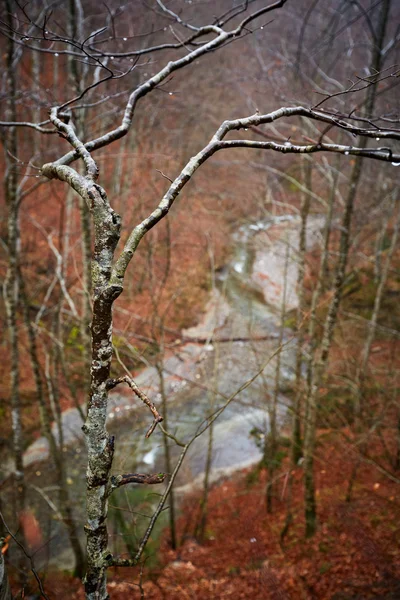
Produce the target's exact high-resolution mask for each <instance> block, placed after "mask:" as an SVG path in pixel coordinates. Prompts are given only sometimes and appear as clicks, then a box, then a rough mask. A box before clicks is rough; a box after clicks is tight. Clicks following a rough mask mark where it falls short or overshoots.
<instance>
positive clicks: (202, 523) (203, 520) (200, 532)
mask: <svg viewBox="0 0 400 600" xmlns="http://www.w3.org/2000/svg"><path fill="white" fill-rule="evenodd" d="M214 279H215V274H214V268H213V280H214ZM218 363H219V346H218V345H217V344H216V345H215V350H214V368H213V389H212V391H211V392H210V395H209V399H210V401H209V405H208V411H209V414H210V416H211V415H213V413H214V410H215V400H216V393H217V385H218ZM209 418H210V417H209ZM213 451H214V421H213V420H211V422H210V424H209V427H208V442H207V456H206V464H205V469H204V482H203V494H202V498H201V500H200V515H199V519H198V521H197V524H196V528H195V531H194V536H195V538H196V539H197V540H198V541H199V542H200V543H202V542H204V539H205V533H206V527H207V518H208V497H209V493H210V477H211V467H212V462H213Z"/></svg>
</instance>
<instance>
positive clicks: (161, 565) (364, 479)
mask: <svg viewBox="0 0 400 600" xmlns="http://www.w3.org/2000/svg"><path fill="white" fill-rule="evenodd" d="M347 434H348V431H346V430H341V431H340V430H338V431H336V432H332V431H326V430H320V431H319V441H318V453H317V456H318V459H317V464H316V474H317V480H316V487H317V490H316V494H317V499H318V515H319V527H318V531H317V533H316V535H315V536H314V537H313V538H311V539H308V540H306V539H305V538H304V517H303V500H302V476H303V470H302V468H301V467H299V468H297V469H296V471H293V472H292V474H293V489H292V492H293V493H292V497H293V504H292V511H293V524H292V525H291V526H290V528H289V531H288V533H287V535H286V537H285V539H284V541H283V543H281V540H280V534H281V531H282V529H283V526H284V523H285V519H286V515H287V501H288V492H289V485H288V469H289V462H288V461H289V459H288V458H285V460H284V461H283V463H282V468H281V471H280V476H279V478H278V479H277V481H276V484H275V500H274V506H273V512H272V514H267V512H266V507H265V473H261V475H260V476H258V475H257V476H256V477H255V476H254V471H251V470H246V471H242V472H240V473H237V474H236V475H235V476H234V477H233V478H230V479H228V480H225V481H221V482H220V483H219V484H217V485H215V486H213V488H212V490H211V493H210V497H209V513H208V514H209V517H208V522H207V528H206V536H205V540H204V542H203V543H202V544H199V543H198V542H197V541H196V540H195V539H194V537H193V529H194V527H195V523H196V518H197V516H198V509H199V496H198V495H197V496H196V495H193V496H192V497H190V498H187V499H186V501H185V506H184V510H182V511H181V514H182V516H181V518H180V520H179V524H178V529H179V533H180V538H181V544H180V547H179V549H178V551H176V552H174V551H172V550H171V549H170V548H169V546H168V541H167V538H168V535H166V536H163V537H164V538H165V541H163V543H162V546H161V548H160V549H159V554H158V556H157V561H158V563H156V565H155V566H154V565H153V566H152V567H147V566H146V565H145V567H144V571H143V585H142V587H143V594H144V595H142V596H141V592H140V589H139V587H138V585H137V582H138V579H139V572H138V570H137V569H136V570H134V569H132V570H123V569H119V570H115V571H114V572H113V571H110V573H109V576H110V583H109V589H110V595H111V599H112V600H122V599H125V598H132V599H133V600H134V599H135V598H138V599H139V598H146V599H148V600H161V599H168V600H177V599H178V598H179V599H180V600H182V599H189V598H190V599H192V598H193V599H194V598H196V599H199V600H202V599H204V600H205V599H208V598H210V599H225V598H226V599H228V598H235V599H239V598H249V599H250V598H251V599H256V600H257V599H260V600H261V599H266V600H278V599H279V600H295V599H296V600H297V599H304V600H308V599H310V600H312V599H318V600H322V599H331V600H350V599H351V600H355V599H357V600H367V599H385V600H395V599H396V598H400V548H399V544H398V539H399V533H400V525H399V523H400V502H399V498H398V496H397V497H396V492H397V489H396V488H397V485H398V484H397V483H396V482H394V481H392V480H391V479H390V478H388V477H387V476H386V475H385V474H384V473H382V472H380V470H379V468H377V464H372V463H369V462H364V463H362V464H361V466H360V469H359V472H358V476H357V480H356V483H355V486H354V488H353V497H352V500H351V502H346V501H345V497H346V491H347V486H348V481H349V477H350V474H351V471H352V469H353V466H354V459H355V455H353V454H352V453H351V452H349V448H350V446H348V445H347V442H346V437H347ZM372 462H373V461H372ZM134 582H135V583H134ZM44 584H45V588H46V590H47V593H48V594H49V598H67V597H68V598H73V599H74V600H83V598H84V595H83V590H82V589H81V587H82V586H81V584H80V582H78V581H77V580H70V579H68V580H67V579H65V580H62V579H61V578H60V574H57V576H55V577H54V579H53V577H52V576H51V574H49V575H48V576H47V577H46V580H45V582H44Z"/></svg>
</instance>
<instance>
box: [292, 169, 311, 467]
mask: <svg viewBox="0 0 400 600" xmlns="http://www.w3.org/2000/svg"><path fill="white" fill-rule="evenodd" d="M303 167H304V183H305V186H306V188H307V190H310V191H311V189H312V163H311V162H310V161H308V160H307V162H306V163H305V164H303ZM309 211H310V195H309V194H308V193H303V195H302V198H301V206H300V217H301V224H300V234H299V250H298V259H297V262H298V267H297V268H298V274H297V297H298V307H297V314H296V337H297V351H296V366H295V377H296V388H295V394H296V396H295V401H294V406H293V425H292V427H293V432H292V436H293V443H292V452H293V464H295V465H297V463H298V461H299V459H300V458H301V456H302V454H303V450H302V439H301V398H302V396H303V393H304V386H303V375H302V366H303V345H304V337H305V336H304V325H303V320H304V317H305V293H304V292H305V290H304V277H305V265H306V262H305V261H306V250H307V220H308V214H309Z"/></svg>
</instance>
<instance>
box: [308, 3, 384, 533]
mask: <svg viewBox="0 0 400 600" xmlns="http://www.w3.org/2000/svg"><path fill="white" fill-rule="evenodd" d="M389 9H390V0H384V1H383V2H382V5H381V12H380V18H379V24H378V33H377V36H376V41H375V44H374V46H373V51H372V60H371V72H376V73H379V72H380V70H381V66H382V53H381V49H382V47H383V43H384V38H385V32H386V25H387V19H388V15H389ZM375 97H376V86H374V85H372V86H370V87H368V88H367V97H366V102H365V114H366V116H367V117H368V116H371V115H372V112H373V109H374V106H375ZM367 144H368V140H367V138H362V139H361V140H360V147H361V148H366V147H367ZM362 164H363V159H362V158H360V157H356V159H355V163H354V167H353V171H352V174H351V178H350V188H349V192H348V195H347V199H346V205H345V209H344V214H343V219H342V227H341V235H340V244H339V259H338V264H337V269H336V278H335V284H334V288H333V295H332V299H331V302H330V305H329V310H328V314H327V317H326V320H325V324H324V333H323V338H322V343H321V348H320V351H319V353H318V356H316V357H315V358H314V362H313V369H312V377H311V386H310V389H309V394H308V402H307V404H308V420H307V431H306V438H305V444H304V500H305V519H306V536H307V537H309V536H312V535H314V533H315V531H316V527H317V512H316V500H315V483H314V452H315V442H316V426H317V415H318V394H319V389H320V387H321V385H322V382H323V376H324V374H325V371H326V367H327V364H328V358H329V352H330V348H331V344H332V340H333V333H334V329H335V325H336V321H337V314H338V310H339V304H340V300H341V296H342V287H343V283H344V278H345V273H346V266H347V257H348V252H349V246H350V227H351V218H352V214H353V208H354V200H355V197H356V193H357V188H358V184H359V181H360V178H361V172H362Z"/></svg>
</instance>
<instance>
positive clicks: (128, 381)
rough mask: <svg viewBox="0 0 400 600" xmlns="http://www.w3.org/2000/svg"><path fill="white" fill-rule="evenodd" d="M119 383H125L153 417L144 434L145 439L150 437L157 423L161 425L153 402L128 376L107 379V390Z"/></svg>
mask: <svg viewBox="0 0 400 600" xmlns="http://www.w3.org/2000/svg"><path fill="white" fill-rule="evenodd" d="M120 383H126V384H127V385H129V387H130V388H131V390H132V391H133V392H134V394H136V396H137V397H138V398H140V400H141V401H142V402H143V403H144V404H145V405H146V406H148V407H149V409H150V412H151V413H152V415H153V417H154V421H153V423H152V425H151V426H150V428H149V429H148V431H147V433H146V438H148V437H150V436H151V434H152V433H153V431H154V430H155V428H156V427H157V425H158V423H161V422H162V421H163V418H162V416H161V415H160V413H159V412H158V410H157V408H156V407H155V405H154V404H153V402H152V401H151V400H150V399H149V398H148V397H147V396H146V394H145V393H144V392H142V390H141V389H139V387H138V386H137V385H136V383H135V382H134V381H133V379H132V377H129V376H128V375H123V376H122V377H119V378H118V379H109V380H108V381H107V389H109V390H111V389H113V388H115V387H116V386H117V385H119V384H120Z"/></svg>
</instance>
